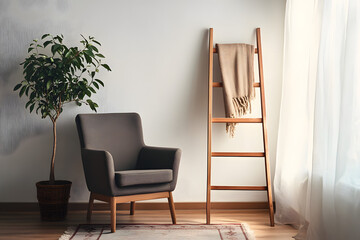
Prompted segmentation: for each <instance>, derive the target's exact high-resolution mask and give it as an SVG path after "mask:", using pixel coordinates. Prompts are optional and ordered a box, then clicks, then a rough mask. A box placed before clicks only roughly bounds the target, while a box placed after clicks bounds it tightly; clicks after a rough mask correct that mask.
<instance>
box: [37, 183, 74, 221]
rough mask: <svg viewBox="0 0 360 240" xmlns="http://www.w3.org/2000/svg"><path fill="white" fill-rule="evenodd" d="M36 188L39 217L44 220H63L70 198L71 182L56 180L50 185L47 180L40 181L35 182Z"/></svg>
mask: <svg viewBox="0 0 360 240" xmlns="http://www.w3.org/2000/svg"><path fill="white" fill-rule="evenodd" d="M36 188H37V199H38V202H39V207H40V214H41V219H42V220H44V221H61V220H64V219H65V218H66V214H67V206H68V202H69V198H70V188H71V182H70V181H64V180H58V181H55V183H54V184H51V185H50V184H49V181H41V182H37V183H36Z"/></svg>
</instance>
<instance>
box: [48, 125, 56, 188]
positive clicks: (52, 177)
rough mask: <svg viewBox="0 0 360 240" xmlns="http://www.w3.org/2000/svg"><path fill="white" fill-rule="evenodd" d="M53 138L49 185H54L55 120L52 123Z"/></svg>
mask: <svg viewBox="0 0 360 240" xmlns="http://www.w3.org/2000/svg"><path fill="white" fill-rule="evenodd" d="M53 137H54V141H53V152H52V157H51V165H50V179H49V182H50V184H51V185H52V184H54V183H55V173H54V168H55V154H56V120H54V121H53Z"/></svg>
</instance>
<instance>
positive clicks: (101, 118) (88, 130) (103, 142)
mask: <svg viewBox="0 0 360 240" xmlns="http://www.w3.org/2000/svg"><path fill="white" fill-rule="evenodd" d="M76 125H77V129H78V133H79V138H80V144H81V148H86V149H94V150H106V151H108V152H109V153H110V154H111V155H112V157H113V159H114V168H115V171H120V170H131V169H135V167H136V162H137V159H138V154H139V152H140V150H141V148H142V147H143V146H144V140H143V133H142V126H141V118H140V116H139V114H137V113H106V114H78V115H77V116H76Z"/></svg>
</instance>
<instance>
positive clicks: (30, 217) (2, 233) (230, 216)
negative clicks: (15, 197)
mask: <svg viewBox="0 0 360 240" xmlns="http://www.w3.org/2000/svg"><path fill="white" fill-rule="evenodd" d="M176 214H177V220H178V224H204V223H205V210H177V211H176ZM211 217H212V222H211V223H212V224H216V223H221V224H224V223H225V224H226V223H247V224H248V225H249V226H250V228H251V230H252V231H253V232H254V234H255V237H256V239H271V240H284V239H292V236H294V235H295V234H296V230H295V229H294V228H292V227H290V226H284V225H281V226H280V225H276V226H275V227H270V226H269V217H268V212H267V210H255V209H254V210H213V211H212V216H211ZM81 223H86V213H85V211H72V212H69V214H68V217H67V220H66V221H64V222H42V221H41V220H40V217H39V213H37V212H6V213H4V212H2V213H0V239H1V240H12V239H37V240H41V239H46V240H51V239H58V238H59V237H60V236H61V234H62V233H63V232H64V231H65V229H66V228H67V227H68V226H74V225H77V224H81ZM92 223H102V224H103V223H110V214H109V212H107V211H95V212H94V214H93V219H92ZM117 223H133V224H136V223H145V224H152V223H156V224H170V223H171V218H170V212H169V211H165V210H156V211H155V210H138V211H136V212H135V215H133V216H131V215H129V214H128V211H118V213H117Z"/></svg>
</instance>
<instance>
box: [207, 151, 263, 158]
mask: <svg viewBox="0 0 360 240" xmlns="http://www.w3.org/2000/svg"><path fill="white" fill-rule="evenodd" d="M211 156H213V157H265V153H263V152H212V153H211Z"/></svg>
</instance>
